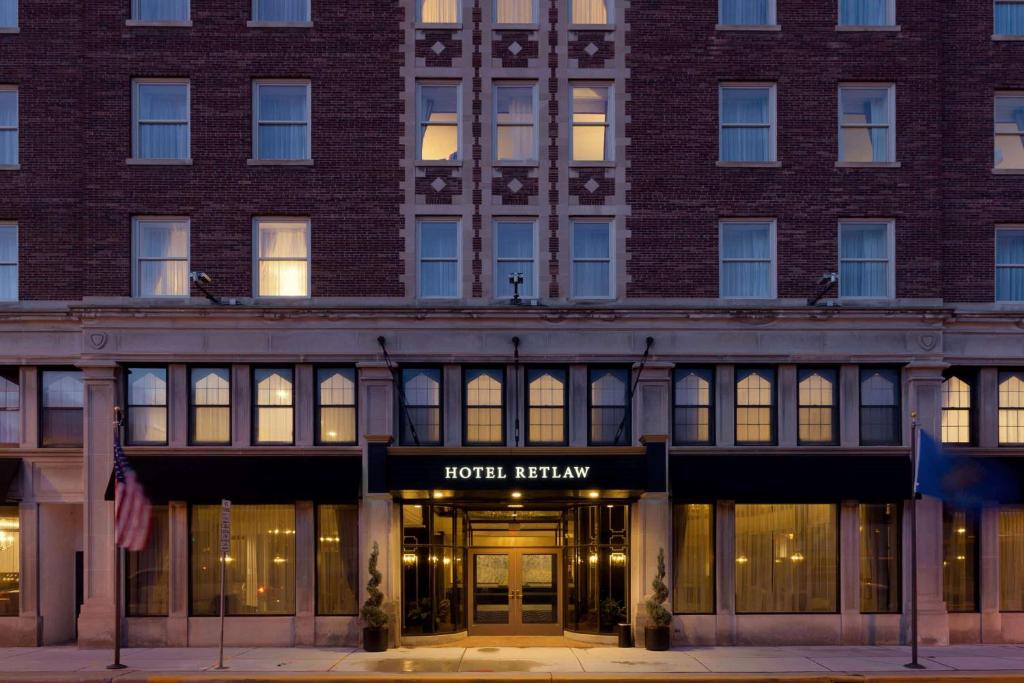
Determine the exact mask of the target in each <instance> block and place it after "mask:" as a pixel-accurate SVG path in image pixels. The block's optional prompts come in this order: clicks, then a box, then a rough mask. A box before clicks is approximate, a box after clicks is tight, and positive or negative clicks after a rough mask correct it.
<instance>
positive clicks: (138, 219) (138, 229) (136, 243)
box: [132, 216, 192, 299]
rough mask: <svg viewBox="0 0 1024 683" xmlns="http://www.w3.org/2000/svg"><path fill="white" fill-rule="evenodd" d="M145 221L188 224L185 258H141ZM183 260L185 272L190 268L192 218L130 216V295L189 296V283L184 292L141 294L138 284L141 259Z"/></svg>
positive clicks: (163, 297) (154, 297)
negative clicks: (140, 248)
mask: <svg viewBox="0 0 1024 683" xmlns="http://www.w3.org/2000/svg"><path fill="white" fill-rule="evenodd" d="M146 223H184V224H185V225H187V226H188V241H187V244H186V247H185V258H184V259H179V258H164V259H154V258H146V259H144V258H142V256H141V255H140V250H139V247H140V245H141V244H142V228H143V226H144V225H145V224H146ZM181 260H184V261H185V272H186V273H189V272H190V271H191V270H192V219H190V218H189V217H188V216H133V217H132V296H133V297H141V296H145V298H147V299H187V298H189V297H190V296H191V291H190V290H191V283H190V285H189V287H187V288H186V290H185V293H184V294H146V295H144V294H142V292H141V287H140V286H139V277H140V276H141V274H142V273H141V268H139V263H140V262H142V261H162V262H163V261H181Z"/></svg>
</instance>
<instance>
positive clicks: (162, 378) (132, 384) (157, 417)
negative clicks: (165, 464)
mask: <svg viewBox="0 0 1024 683" xmlns="http://www.w3.org/2000/svg"><path fill="white" fill-rule="evenodd" d="M127 382H128V443H129V444H130V445H133V446H134V445H163V444H166V443H167V368H153V367H133V368H128V378H127Z"/></svg>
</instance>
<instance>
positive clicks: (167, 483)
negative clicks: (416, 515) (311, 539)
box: [106, 455, 362, 504]
mask: <svg viewBox="0 0 1024 683" xmlns="http://www.w3.org/2000/svg"><path fill="white" fill-rule="evenodd" d="M128 462H129V464H130V465H131V467H132V469H134V470H135V473H136V475H137V476H138V478H139V481H141V482H142V486H143V488H144V489H145V491H146V496H147V497H148V498H149V499H150V501H151V502H153V503H155V504H163V503H166V502H167V501H170V500H180V501H186V502H191V503H219V502H220V501H221V500H222V499H225V498H226V499H228V500H230V501H231V502H232V503H243V504H244V503H262V504H270V503H294V502H295V501H297V500H312V501H316V502H320V503H342V502H350V501H353V500H356V499H357V498H358V497H359V494H360V491H361V490H362V458H361V457H360V456H357V455H317V456H290V455H288V456H276V455H273V456H234V455H224V456H221V455H168V456H164V455H146V456H141V455H138V456H129V457H128ZM106 499H107V500H113V499H114V478H113V473H111V477H110V481H109V482H108V483H107V491H106Z"/></svg>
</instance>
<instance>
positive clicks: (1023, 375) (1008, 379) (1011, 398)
mask: <svg viewBox="0 0 1024 683" xmlns="http://www.w3.org/2000/svg"><path fill="white" fill-rule="evenodd" d="M999 444H1000V445H1018V444H1024V372H1019V371H1013V372H1000V373H999Z"/></svg>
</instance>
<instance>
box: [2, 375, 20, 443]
mask: <svg viewBox="0 0 1024 683" xmlns="http://www.w3.org/2000/svg"><path fill="white" fill-rule="evenodd" d="M18 374H19V373H18V368H16V367H14V368H0V444H9V445H10V444H17V443H18V442H19V440H20V439H21V428H20V425H21V389H20V387H19V382H20V380H19V377H18Z"/></svg>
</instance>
